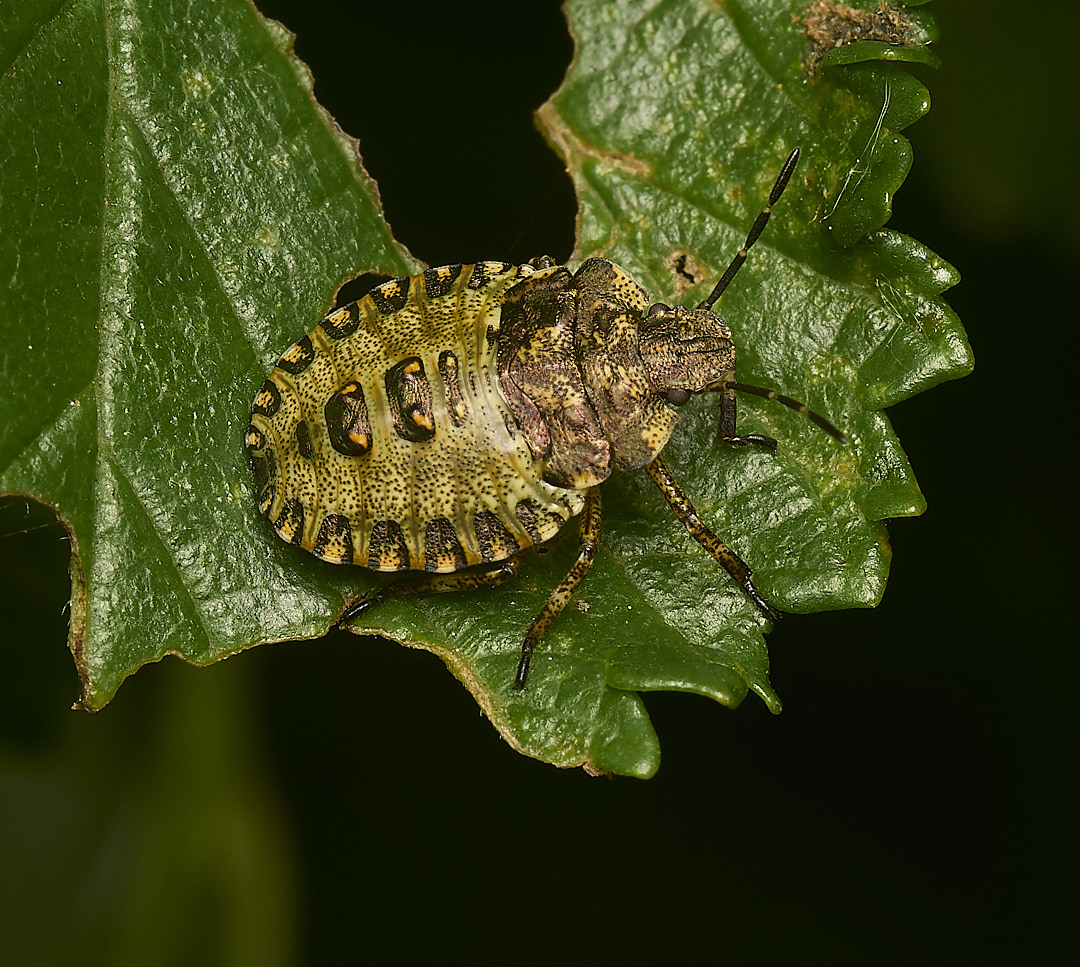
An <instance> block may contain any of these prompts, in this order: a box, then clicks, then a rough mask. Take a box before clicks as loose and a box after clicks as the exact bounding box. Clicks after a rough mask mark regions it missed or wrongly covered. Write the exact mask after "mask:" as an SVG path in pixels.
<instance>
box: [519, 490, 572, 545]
mask: <svg viewBox="0 0 1080 967" xmlns="http://www.w3.org/2000/svg"><path fill="white" fill-rule="evenodd" d="M514 513H515V514H516V515H517V519H518V520H520V521H521V524H522V526H523V527H524V528H525V530H527V531H528V532H529V536H530V537H531V538H532V539H533V543H534V544H542V543H543V542H544V540H545V539H546V538H545V537H544V530H545V529H546V528H547V527H550V526H551V525H554V526H555V529H558V528H560V527H562V525H563V523H564V521H563V519H562V518H561V517H556V516H555V515H554V514H552V513H550V512H549V511H546V510H544V508H543V507H541V506H540V505H539V504H538V503H536V501H535V500H529V499H525V500H521V501H518V505H517V507H515V508H514ZM548 536H550V535H548Z"/></svg>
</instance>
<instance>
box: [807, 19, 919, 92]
mask: <svg viewBox="0 0 1080 967" xmlns="http://www.w3.org/2000/svg"><path fill="white" fill-rule="evenodd" d="M792 20H796V15H795V14H792ZM802 24H803V26H804V27H805V28H806V36H807V37H809V38H810V42H811V46H810V49H809V50H808V51H807V53H806V75H807V77H809V78H810V79H811V80H813V79H815V78H816V77H817V75H818V73H819V71H820V68H821V58H822V57H824V56H825V55H826V54H827V53H828V52H829V51H830V50H835V49H836V48H837V47H845V46H847V45H848V44H853V43H855V42H856V41H859V40H874V41H878V42H880V43H885V44H891V45H892V46H894V47H911V46H916V45H919V46H921V45H922V42H923V40H922V36H921V30H920V28H919V26H918V25H917V24H916V23H915V22H914V21H912V20H911V19H910V18H909V17H908V16H907V14H906V13H905V12H904V11H903V10H902V9H901V8H900V7H897V6H895V5H894V4H891V3H886V2H885V0H882V2H881V3H880V4H878V8H877V10H858V9H856V8H855V7H850V6H848V5H847V4H846V3H830V2H829V0H815V2H814V3H812V4H811V5H810V6H809V7H807V8H806V10H805V11H804V12H803V19H802Z"/></svg>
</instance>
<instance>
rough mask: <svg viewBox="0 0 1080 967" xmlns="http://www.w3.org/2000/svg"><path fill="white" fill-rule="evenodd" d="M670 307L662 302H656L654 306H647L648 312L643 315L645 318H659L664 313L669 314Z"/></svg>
mask: <svg viewBox="0 0 1080 967" xmlns="http://www.w3.org/2000/svg"><path fill="white" fill-rule="evenodd" d="M670 312H671V306H666V305H664V303H662V302H657V303H655V304H654V305H651V306H649V311H648V312H646V313H645V315H646V316H659V315H664V314H665V313H668V314H670Z"/></svg>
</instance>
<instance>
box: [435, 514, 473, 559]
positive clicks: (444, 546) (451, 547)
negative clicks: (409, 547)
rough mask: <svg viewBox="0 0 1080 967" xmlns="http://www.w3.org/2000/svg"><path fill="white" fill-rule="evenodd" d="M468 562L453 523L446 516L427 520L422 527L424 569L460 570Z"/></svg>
mask: <svg viewBox="0 0 1080 967" xmlns="http://www.w3.org/2000/svg"><path fill="white" fill-rule="evenodd" d="M468 563H469V561H468V558H467V557H466V556H465V549H464V548H463V547H462V546H461V541H459V540H458V536H457V531H456V530H454V525H453V523H452V522H451V521H450V520H448V519H447V518H446V517H436V518H435V519H434V520H431V521H428V525H427V527H425V528H424V569H425V570H427V571H460V570H461V569H462V568H463V567H465V566H467V565H468Z"/></svg>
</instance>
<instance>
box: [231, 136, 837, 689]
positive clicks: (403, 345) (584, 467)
mask: <svg viewBox="0 0 1080 967" xmlns="http://www.w3.org/2000/svg"><path fill="white" fill-rule="evenodd" d="M798 157H799V152H798V150H796V151H793V152H792V154H791V156H790V157H789V158H788V160H787V162H786V163H785V164H784V167H783V169H782V170H781V172H780V175H779V176H778V177H777V179H776V182H775V184H774V185H773V187H772V191H771V192H770V194H769V200H768V204H767V205H766V206H765V207H764V208H763V209H762V211H761V212H760V214H759V215H758V217H757V219H756V220H755V221H754V224H753V226H752V227H751V229H750V232H749V234H748V235H747V237H746V241H745V242H744V243H743V245H742V248H741V249H740V250H739V252H738V253H737V254H736V255H735V257H734V258H733V259H732V260H731V263H730V264H729V265H728V267H727V270H726V271H725V272H724V274H723V275H722V276H721V278H720V280H719V282H717V283H716V286H715V287H714V288H713V290H712V292H711V293H710V294H709V296H708V298H706V299H705V300H704V301H703V302H702V303H700V304H699V305H698V306H697V307H696V308H692V309H691V308H685V307H683V306H674V307H671V306H668V305H666V304H664V303H662V302H655V303H652V304H650V300H649V297H648V295H647V293H646V292H645V290H644V289H643V288H642V287H641V286H640V285H638V283H637V282H635V281H634V279H633V278H631V276H630V275H629V274H628V273H627V272H626V271H625V270H624V269H621V268H620V267H619V266H617V265H615V264H613V263H612V262H609V261H608V260H606V259H602V258H591V259H588V260H587V261H585V262H584V263H582V265H581V266H580V267H579V268H578V269H577V271H575V272H571V271H570V269H568V268H566V267H565V266H561V265H557V264H555V262H553V261H552V260H551V259H549V258H546V257H543V258H538V259H533V260H532V261H531V262H529V263H527V264H525V265H511V264H510V263H507V262H477V263H476V264H473V265H446V266H441V267H438V268H432V269H428V270H427V271H426V272H423V273H422V274H420V275H416V276H412V277H411V278H400V279H394V280H392V281H390V282H385V283H383V284H382V285H380V286H377V287H376V288H374V289H372V290H371V292H369V293H368V294H367V295H365V296H364V297H363V298H362V299H360V300H358V301H357V302H354V303H351V304H350V305H347V306H344V307H343V308H340V309H336V310H334V311H333V312H331V313H330V314H329V315H328V316H327V317H326V318H325V319H323V320H322V321H321V322H320V323H319V325H318V326H316V327H315V329H314V330H312V331H311V332H310V333H309V334H308V335H306V336H304V337H303V338H302V339H300V340H299V341H298V342H296V343H295V344H294V345H292V346H291V347H289V349H287V350H286V351H285V353H284V354H283V355H282V356H281V358H280V359H279V360H278V362H277V365H276V366H275V367H274V370H273V372H272V373H271V374H270V375H269V377H268V378H267V379H266V381H265V382H264V383H263V384H262V386H261V387H260V389H259V391H258V393H257V395H256V397H255V401H254V403H253V404H252V408H251V423H250V425H249V427H248V429H247V434H246V445H247V449H248V452H249V454H250V458H251V464H252V467H253V468H254V471H255V479H256V488H255V489H256V500H257V503H258V508H259V511H260V512H261V513H262V514H264V515H265V516H266V517H268V518H269V520H270V521H271V522H272V524H273V526H274V529H275V530H276V531H277V533H278V535H279V536H280V537H282V538H283V539H284V540H286V541H288V542H290V543H293V544H299V545H300V546H301V547H303V548H304V549H306V550H308V551H310V552H311V553H312V554H314V555H315V556H316V557H319V558H321V559H322V560H324V561H330V562H332V563H334V564H357V565H360V566H362V567H366V568H369V569H371V570H375V571H413V572H423V573H422V574H419V575H416V574H414V575H413V576H411V577H406V578H404V579H402V580H399V581H397V582H394V583H390V584H387V585H385V586H383V587H380V588H378V589H376V590H373V591H371V592H369V593H368V594H365V595H363V596H362V597H360V598H359V599H358V600H357V601H355V602H353V603H352V604H351V605H349V606H348V607H347V608H346V609H345V610H344V612H343V614H342V616H341V619H340V620H341V622H342V623H345V622H348V621H351V620H352V619H353V618H355V617H357V616H358V615H360V614H361V613H363V612H364V611H366V610H368V609H369V608H371V607H373V606H375V605H377V604H378V603H379V602H381V601H384V600H386V599H387V598H388V597H392V596H397V595H403V594H416V593H424V592H436V591H460V590H467V589H470V588H477V587H483V586H490V585H494V584H499V583H501V582H502V581H505V580H506V579H507V578H509V577H511V576H512V575H514V574H515V573H516V572H517V570H518V568H519V567H520V563H521V557H522V555H523V554H524V553H525V552H526V551H527V550H528V549H529V548H531V547H533V546H535V545H538V544H541V543H543V542H545V541H547V540H549V539H550V538H552V537H553V536H554V535H555V534H556V533H558V532H559V530H560V529H561V528H562V527H563V525H564V524H565V523H566V522H567V521H568V520H570V518H572V517H580V521H581V522H580V526H579V531H578V554H577V558H576V559H575V561H574V564H573V565H572V567H571V568H570V571H569V572H568V573H567V575H566V576H565V578H563V580H562V581H561V582H560V583H559V585H558V586H557V587H556V588H555V590H554V591H553V592H552V594H551V596H550V597H549V599H548V601H547V603H546V604H545V605H544V607H543V608H542V609H541V610H540V613H539V614H537V616H536V618H535V619H534V620H533V622H532V624H531V625H530V626H529V628H528V629H527V630H526V632H525V636H524V639H523V642H522V646H521V653H520V657H519V660H518V667H517V672H516V674H515V677H514V685H515V687H516V688H518V689H523V688H524V687H525V685H526V682H527V680H528V675H529V664H530V660H531V658H532V654H533V651H534V650H535V648H536V647H537V645H538V644H539V643H540V641H541V640H542V639H543V637H544V635H545V634H546V633H547V631H548V629H549V628H550V627H551V624H552V622H553V621H555V619H556V618H557V617H558V615H559V614H560V612H561V611H562V610H563V608H564V607H565V606H566V604H567V602H568V601H569V600H570V597H571V596H572V595H573V593H574V591H575V590H576V588H577V587H578V585H580V584H581V582H582V580H583V579H584V578H585V575H586V574H587V573H588V571H589V569H590V567H591V565H592V561H593V557H594V556H595V553H596V548H597V546H598V544H599V539H600V523H601V502H600V485H601V484H602V483H603V482H604V481H605V480H607V479H608V477H610V476H611V474H612V473H613V472H614V471H617V470H619V471H631V470H638V469H644V470H645V472H646V473H647V474H648V476H649V478H650V479H651V480H652V482H653V483H654V484H655V485H656V487H657V488H658V489H659V490H660V492H661V493H662V494H663V496H664V498H665V499H666V500H667V502H668V504H669V505H670V507H671V509H672V511H673V512H674V514H675V516H676V517H677V518H678V519H679V520H680V521H681V522H682V523H683V525H684V526H685V527H686V528H687V530H688V531H689V533H690V534H691V535H692V536H693V537H694V539H695V540H697V541H698V543H700V544H701V546H702V547H703V548H704V549H705V550H706V551H708V553H709V554H710V555H712V557H713V558H714V559H715V560H716V561H718V562H719V563H720V564H721V565H722V566H723V567H724V568H725V569H726V570H727V572H728V573H729V574H730V575H731V576H732V577H733V578H734V579H735V580H736V581H737V582H738V583H739V585H740V586H741V587H742V588H743V590H744V591H745V592H746V594H747V595H748V596H749V597H750V599H751V600H752V601H753V602H754V604H755V605H756V606H757V607H758V608H759V609H760V610H761V611H762V612H763V613H764V614H765V615H766V616H767V617H769V618H776V617H777V616H778V612H777V611H776V610H775V609H774V608H773V607H772V606H771V605H769V603H768V602H767V601H765V599H764V598H763V597H762V596H761V594H759V593H758V590H757V588H756V587H755V586H754V583H753V581H752V579H751V570H750V568H749V567H748V566H747V565H746V564H745V563H744V562H743V561H742V560H741V559H740V558H739V557H738V555H736V554H735V552H734V551H732V550H731V548H729V547H728V546H727V545H726V544H725V543H724V542H723V541H722V540H720V538H719V537H717V536H716V535H715V534H714V533H713V532H712V531H711V530H710V529H709V528H708V527H707V526H706V525H705V524H704V523H703V522H702V521H701V519H700V518H699V517H698V515H697V513H696V512H695V510H694V508H693V505H692V504H691V502H690V500H689V499H688V497H687V496H686V494H685V493H684V492H683V490H682V489H681V488H680V486H679V484H678V483H677V482H676V480H675V478H674V477H673V476H672V474H671V471H670V470H669V469H668V467H667V465H666V464H665V463H664V461H663V460H662V459H661V457H660V453H661V451H662V450H663V449H664V447H665V446H666V445H667V443H668V441H669V440H670V438H671V434H672V431H673V430H674V427H675V424H676V423H677V422H678V414H677V413H676V411H675V410H676V408H678V407H680V406H682V405H684V404H686V403H687V402H689V401H690V400H691V399H692V398H693V397H694V396H698V395H700V394H702V393H716V394H718V396H719V398H720V417H719V438H720V439H721V440H722V441H724V442H725V443H726V444H728V445H731V446H745V445H754V446H761V447H766V448H769V449H775V447H776V441H775V440H773V439H772V438H770V437H765V436H761V435H757V434H747V435H745V436H740V435H738V434H737V433H736V426H735V423H736V419H735V417H736V393H738V392H746V393H753V394H757V395H760V396H765V397H767V398H769V399H772V400H776V401H778V402H780V403H782V404H784V405H785V406H789V407H792V408H794V409H797V410H799V411H800V412H802V413H804V414H805V415H807V416H808V417H809V418H810V419H811V420H813V421H814V422H815V423H816V424H817V425H818V426H819V427H821V428H822V429H823V430H824V431H825V432H826V433H828V434H829V435H831V436H832V437H834V438H835V439H837V440H838V441H840V442H844V437H843V435H842V434H841V433H840V431H839V430H837V429H836V428H835V427H834V426H833V425H832V424H831V423H829V422H828V421H827V420H826V419H824V418H823V417H821V416H819V415H818V414H816V413H813V412H811V411H810V410H808V409H807V408H806V407H805V406H804V405H803V404H801V403H799V402H798V401H796V400H793V399H791V398H790V397H787V396H784V395H781V394H779V393H777V392H775V391H773V390H768V389H762V388H760V387H755V386H749V385H746V384H744V383H741V382H739V381H738V380H737V379H736V376H735V355H736V353H735V344H734V341H733V339H732V334H731V330H730V329H729V328H728V326H727V324H726V323H725V322H724V321H723V319H721V318H720V317H719V316H717V315H716V314H714V313H713V311H712V307H713V305H714V304H715V303H716V302H717V300H718V299H719V298H720V296H721V295H722V294H723V292H724V290H725V289H726V288H727V287H728V285H729V284H730V283H731V281H732V279H734V278H735V275H736V273H737V272H738V271H739V269H740V267H741V266H742V265H743V263H744V262H745V261H746V257H747V253H748V252H749V250H750V248H751V247H752V246H753V245H754V243H755V242H756V241H757V239H758V237H759V236H760V235H761V233H762V231H763V230H764V228H765V225H766V224H767V222H768V220H769V214H770V212H771V210H772V206H773V205H775V204H776V202H777V201H778V200H779V198H780V196H781V194H782V193H783V191H784V189H785V187H786V186H787V183H788V181H789V180H790V178H791V175H792V172H793V171H794V169H795V165H796V163H797V161H798Z"/></svg>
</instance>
